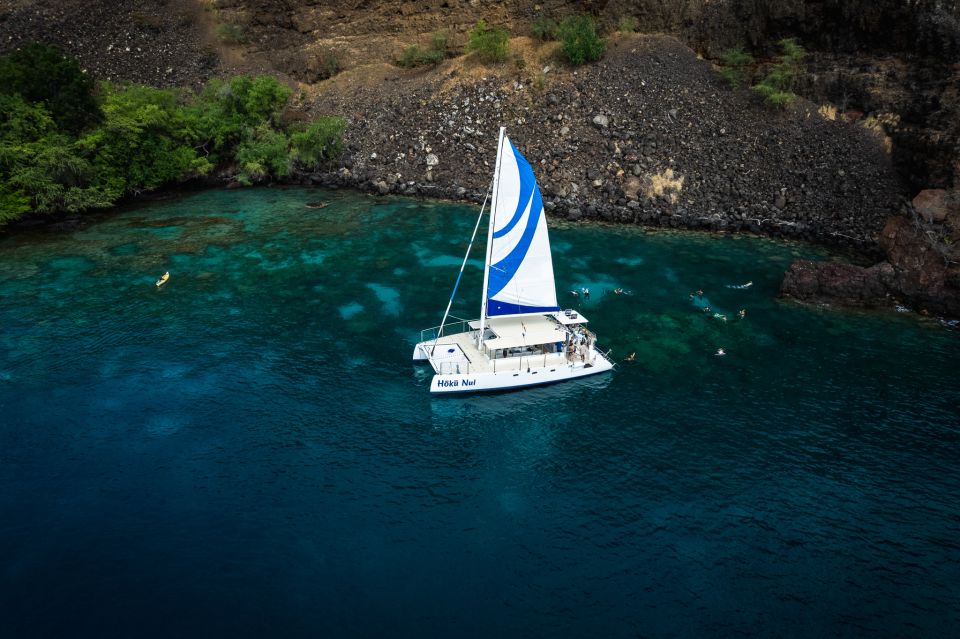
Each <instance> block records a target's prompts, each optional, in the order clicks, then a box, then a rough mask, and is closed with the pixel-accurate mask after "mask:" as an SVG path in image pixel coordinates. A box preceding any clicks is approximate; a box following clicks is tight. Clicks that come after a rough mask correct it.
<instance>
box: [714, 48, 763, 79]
mask: <svg viewBox="0 0 960 639" xmlns="http://www.w3.org/2000/svg"><path fill="white" fill-rule="evenodd" d="M754 63H755V62H754V59H753V56H752V55H750V54H749V53H747V52H746V51H744V50H743V49H741V48H739V47H737V48H736V49H728V50H727V51H724V52H723V53H721V54H720V77H721V78H723V79H724V80H725V81H726V82H727V84H729V85H730V86H731V87H733V88H735V89H736V88H739V87H742V86H746V85H747V84H748V83H749V81H750V76H751V75H752V71H753V65H754Z"/></svg>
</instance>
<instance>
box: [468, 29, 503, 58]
mask: <svg viewBox="0 0 960 639" xmlns="http://www.w3.org/2000/svg"><path fill="white" fill-rule="evenodd" d="M509 48H510V37H509V34H508V33H507V30H506V29H504V28H502V27H497V26H487V23H486V22H485V21H483V20H480V21H479V22H477V24H476V26H475V27H473V30H472V31H470V40H469V42H467V53H473V54H476V56H477V58H478V59H479V60H480V61H481V62H485V63H491V62H503V61H504V60H506V59H507V53H508V51H509Z"/></svg>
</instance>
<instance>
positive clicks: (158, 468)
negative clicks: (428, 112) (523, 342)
mask: <svg viewBox="0 0 960 639" xmlns="http://www.w3.org/2000/svg"><path fill="white" fill-rule="evenodd" d="M318 199H326V200H329V201H330V202H331V204H330V206H328V207H327V208H325V209H308V208H306V207H305V206H304V205H305V203H306V202H309V201H315V200H318ZM474 215H475V211H474V210H472V209H470V208H464V207H450V206H442V205H434V204H426V203H421V202H414V201H404V200H375V199H370V198H367V197H362V196H358V195H353V194H348V193H343V192H327V193H318V192H317V191H306V190H299V189H289V190H279V189H277V190H272V189H263V190H243V191H226V192H205V193H199V194H194V195H190V196H187V197H184V198H182V199H176V200H170V201H167V202H160V203H155V204H152V205H149V206H145V207H143V208H139V209H136V210H131V211H127V212H124V213H121V214H119V215H117V216H115V217H111V218H109V219H106V220H105V221H102V222H100V223H97V224H95V225H93V226H90V227H89V228H87V229H84V230H81V231H78V232H75V233H73V234H68V235H42V236H29V235H18V236H15V237H9V238H6V239H3V240H0V327H2V328H0V486H2V487H3V489H2V491H0V635H2V636H10V637H14V636H96V637H108V636H164V637H167V636H183V635H229V636H310V637H315V636H327V635H334V636H337V635H341V636H342V635H357V636H417V637H422V636H451V635H457V636H476V637H489V636H494V635H498V636H501V635H502V636H572V637H584V636H610V637H634V636H656V637H703V636H730V635H759V636H783V637H821V636H850V637H877V636H891V637H905V636H907V637H933V636H955V633H956V628H958V627H960V599H958V597H957V589H958V585H960V543H958V541H957V540H958V539H960V499H958V496H960V452H958V451H960V447H958V446H960V414H958V412H960V408H958V407H960V389H958V387H957V385H956V362H957V361H958V360H960V341H958V335H957V334H956V333H952V332H950V331H947V330H944V329H942V328H941V327H939V326H937V325H936V324H935V323H932V322H926V323H925V322H920V321H918V320H917V318H915V317H914V316H908V315H896V314H886V313H882V314H877V313H872V314H868V313H846V312H834V311H823V310H817V309H811V308H804V307H799V306H795V305H791V304H784V303H781V302H778V301H777V300H776V297H775V296H776V292H777V288H778V284H779V280H780V277H781V275H782V273H783V271H784V270H785V269H786V267H787V265H788V264H789V262H790V260H791V259H793V258H794V257H796V256H800V255H806V256H816V255H817V252H816V251H815V250H814V249H811V248H809V247H802V246H786V245H778V244H774V243H770V242H766V241H762V240H757V239H750V238H726V237H711V236H705V235H693V234H684V235H675V234H649V233H644V232H643V231H642V230H639V229H625V228H606V227H598V226H587V227H558V228H552V229H551V237H552V239H553V245H554V249H555V267H556V272H557V278H558V289H559V290H560V292H561V298H562V299H563V300H564V301H565V302H567V303H568V304H570V305H576V304H577V300H575V299H574V298H573V297H572V296H569V295H568V294H567V293H566V291H568V290H571V289H575V288H576V289H579V288H581V287H589V288H590V289H591V293H592V294H591V298H590V300H589V301H583V300H579V307H580V309H581V310H582V311H583V313H584V314H585V315H587V316H588V317H589V318H590V319H591V320H592V326H593V328H594V329H595V330H596V331H597V333H598V334H599V338H600V345H601V346H602V347H604V348H611V349H613V355H614V356H615V357H616V358H618V359H623V358H624V357H625V356H626V355H627V354H628V353H630V352H635V353H636V354H637V355H636V359H637V361H636V362H635V363H622V364H621V366H620V367H619V368H618V369H617V370H616V371H614V372H613V373H612V374H610V375H607V376H604V377H598V378H592V379H589V380H585V381H583V382H571V383H568V384H563V385H558V386H552V387H545V388H541V389H533V390H528V391H522V392H515V393H508V394H501V395H495V396H474V397H466V398H457V399H451V398H440V399H436V398H431V397H430V396H429V395H428V392H427V384H428V376H427V374H426V370H425V369H423V368H419V367H414V366H412V365H411V363H410V355H411V351H412V346H413V343H414V342H415V341H416V339H417V338H418V337H419V331H420V329H423V328H426V327H429V326H433V325H435V324H437V323H438V322H439V319H440V314H441V313H442V311H443V306H444V304H445V303H446V300H447V296H448V295H449V290H450V287H451V286H452V284H453V281H454V279H455V276H456V268H457V266H458V265H459V261H460V259H461V257H462V250H463V249H464V248H465V245H466V241H467V239H468V235H469V232H470V230H471V229H472V225H473V222H474V220H475V217H474ZM477 255H480V253H477ZM470 264H471V266H470V267H469V268H468V271H467V273H466V275H465V277H464V282H463V283H462V284H461V291H462V292H463V294H462V295H461V296H460V300H459V301H458V302H457V304H456V305H455V307H454V313H455V314H458V315H460V316H463V317H473V316H475V315H476V309H477V307H478V303H479V288H480V278H481V271H480V266H481V263H480V262H479V260H478V259H474V260H472V261H471V263H470ZM165 270H169V271H170V272H171V276H172V277H171V280H170V282H169V283H168V285H167V286H165V287H164V288H163V289H162V290H156V289H155V287H154V284H153V282H154V280H155V279H156V278H157V276H159V275H160V274H161V273H162V272H163V271H165ZM746 281H753V282H754V284H753V286H752V287H750V288H749V289H733V288H728V285H735V284H740V283H743V282H746ZM617 286H622V287H624V288H626V289H629V290H631V291H632V293H633V294H632V295H630V296H615V295H612V294H611V293H610V292H609V291H610V290H612V289H613V288H615V287H617ZM697 288H702V289H703V290H704V293H705V299H703V300H699V299H696V298H695V299H691V298H690V297H689V293H690V292H691V291H693V290H696V289H697ZM704 305H709V306H711V308H712V309H713V310H714V311H716V312H719V313H723V314H726V315H727V316H728V317H729V318H730V321H728V322H726V323H723V322H721V321H719V320H716V319H714V318H712V317H711V316H710V315H707V314H705V313H703V312H702V311H701V309H700V307H701V306H704ZM740 308H744V309H746V311H747V316H746V319H744V320H743V321H737V320H736V319H735V315H736V311H737V310H738V309H740ZM721 346H722V347H724V348H725V349H726V350H727V351H728V352H729V355H728V356H726V357H724V358H717V357H714V356H713V353H714V351H715V350H716V349H717V348H718V347H721Z"/></svg>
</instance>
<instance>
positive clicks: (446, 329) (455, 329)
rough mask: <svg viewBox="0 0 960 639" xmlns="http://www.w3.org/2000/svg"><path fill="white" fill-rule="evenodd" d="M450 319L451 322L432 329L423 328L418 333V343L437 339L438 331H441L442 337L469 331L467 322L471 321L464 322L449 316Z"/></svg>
mask: <svg viewBox="0 0 960 639" xmlns="http://www.w3.org/2000/svg"><path fill="white" fill-rule="evenodd" d="M450 319H451V320H453V321H450V322H447V323H446V324H442V325H440V326H434V327H432V328H425V329H423V330H422V331H420V341H421V342H430V341H433V340H435V339H437V335H439V333H440V329H441V328H442V329H443V334H444V335H449V334H453V333H466V332H467V330H469V328H470V326H469V322H471V321H472V320H465V319H463V318H460V317H453V316H452V315H451V316H450Z"/></svg>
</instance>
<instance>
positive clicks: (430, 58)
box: [397, 44, 443, 69]
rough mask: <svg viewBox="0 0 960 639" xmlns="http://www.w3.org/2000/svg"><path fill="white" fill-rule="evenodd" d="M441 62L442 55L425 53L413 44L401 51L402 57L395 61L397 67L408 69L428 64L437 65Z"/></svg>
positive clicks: (436, 52) (433, 52)
mask: <svg viewBox="0 0 960 639" xmlns="http://www.w3.org/2000/svg"><path fill="white" fill-rule="evenodd" d="M442 60H443V54H442V53H441V52H439V51H425V50H424V49H421V48H420V47H418V46H417V45H415V44H412V45H410V46H409V47H407V48H406V49H404V50H403V55H401V56H400V59H399V60H397V66H399V67H404V68H406V69H410V68H413V67H422V66H425V65H428V64H438V63H439V62H441V61H442Z"/></svg>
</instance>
